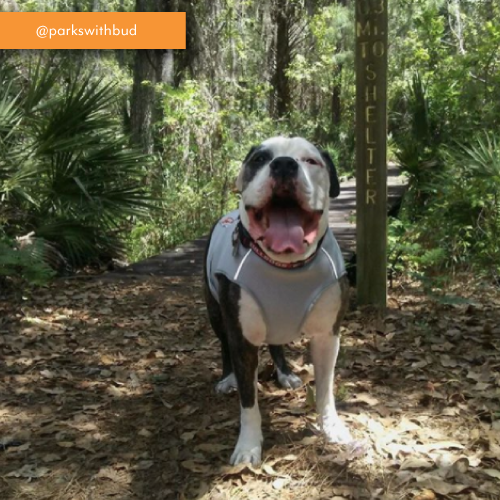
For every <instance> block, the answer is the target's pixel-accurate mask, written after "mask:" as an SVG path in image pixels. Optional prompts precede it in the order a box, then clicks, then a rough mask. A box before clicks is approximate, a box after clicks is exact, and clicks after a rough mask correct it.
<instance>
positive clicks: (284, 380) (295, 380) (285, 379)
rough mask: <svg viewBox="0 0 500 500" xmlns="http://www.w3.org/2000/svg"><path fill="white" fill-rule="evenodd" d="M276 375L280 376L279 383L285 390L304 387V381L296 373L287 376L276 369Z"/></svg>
mask: <svg viewBox="0 0 500 500" xmlns="http://www.w3.org/2000/svg"><path fill="white" fill-rule="evenodd" d="M276 374H277V376H278V382H279V384H280V386H281V387H283V389H298V388H299V387H301V386H302V379H301V378H300V377H299V376H298V375H295V373H290V374H289V375H286V374H284V373H283V372H282V371H280V370H278V369H276Z"/></svg>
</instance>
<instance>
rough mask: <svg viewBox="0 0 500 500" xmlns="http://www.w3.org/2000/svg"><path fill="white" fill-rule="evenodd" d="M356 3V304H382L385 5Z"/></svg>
mask: <svg viewBox="0 0 500 500" xmlns="http://www.w3.org/2000/svg"><path fill="white" fill-rule="evenodd" d="M355 1H356V27H355V28H356V225H357V236H356V253H357V258H356V266H357V269H356V276H357V294H358V303H359V304H360V305H373V306H376V307H378V308H380V309H383V308H385V307H386V304H387V105H386V102H387V31H388V29H387V0H355Z"/></svg>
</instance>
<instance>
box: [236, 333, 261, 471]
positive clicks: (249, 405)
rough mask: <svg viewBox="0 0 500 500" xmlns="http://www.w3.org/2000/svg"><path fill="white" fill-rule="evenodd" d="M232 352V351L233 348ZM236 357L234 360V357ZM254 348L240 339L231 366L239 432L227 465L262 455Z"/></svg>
mask: <svg viewBox="0 0 500 500" xmlns="http://www.w3.org/2000/svg"><path fill="white" fill-rule="evenodd" d="M233 352H234V351H233ZM235 357H237V358H238V359H234V358H235ZM258 359H259V354H258V347H256V346H254V345H252V344H250V342H248V341H247V340H246V339H245V338H242V341H241V343H240V346H239V349H238V353H235V356H233V368H234V373H235V375H236V380H237V382H238V392H239V395H240V406H241V420H240V422H241V423H240V435H239V437H238V442H237V443H236V448H235V449H234V452H233V454H232V456H231V464H232V465H236V464H239V463H243V462H249V463H251V464H253V465H258V464H259V463H260V461H261V455H262V429H261V417H260V410H259V403H258V401H257V367H258Z"/></svg>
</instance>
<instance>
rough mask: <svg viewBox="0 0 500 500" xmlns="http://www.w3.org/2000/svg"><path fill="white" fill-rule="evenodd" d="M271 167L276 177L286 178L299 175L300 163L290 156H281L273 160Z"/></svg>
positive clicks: (272, 173)
mask: <svg viewBox="0 0 500 500" xmlns="http://www.w3.org/2000/svg"><path fill="white" fill-rule="evenodd" d="M269 168H270V169H271V175H272V176H273V177H274V178H275V179H286V178H290V177H295V176H296V175H297V172H298V171H299V164H298V163H297V161H296V160H294V159H293V158H290V157H289V156H279V157H278V158H275V159H274V160H273V161H272V162H271V164H270V165H269Z"/></svg>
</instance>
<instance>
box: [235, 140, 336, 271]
mask: <svg viewBox="0 0 500 500" xmlns="http://www.w3.org/2000/svg"><path fill="white" fill-rule="evenodd" d="M237 188H238V190H239V191H240V192H241V201H240V218H241V222H242V224H243V225H244V227H245V228H246V230H247V231H248V232H249V233H250V236H251V237H252V239H253V240H254V241H256V242H257V243H258V244H259V245H260V247H261V248H262V250H263V251H264V252H266V253H267V254H268V255H269V256H270V257H272V258H273V259H274V260H277V261H280V262H285V263H288V262H295V261H299V260H303V259H306V258H307V257H309V256H310V255H312V254H313V253H314V251H315V250H316V247H317V244H318V242H319V240H320V239H321V238H322V237H323V235H324V234H325V231H326V230H327V228H328V207H329V200H330V198H335V197H337V196H338V195H339V192H340V186H339V181H338V177H337V172H336V170H335V166H334V164H333V162H332V159H331V158H330V156H329V155H328V153H326V152H324V151H320V150H319V149H317V148H316V147H315V146H313V145H312V144H311V143H310V142H308V141H306V140H305V139H302V138H301V137H293V138H290V139H289V138H285V137H273V138H271V139H268V140H267V141H265V142H263V143H262V144H261V145H260V146H254V147H253V148H252V149H251V150H250V152H249V153H248V155H247V157H246V158H245V160H244V161H243V165H242V167H241V171H240V174H239V176H238V180H237Z"/></svg>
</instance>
